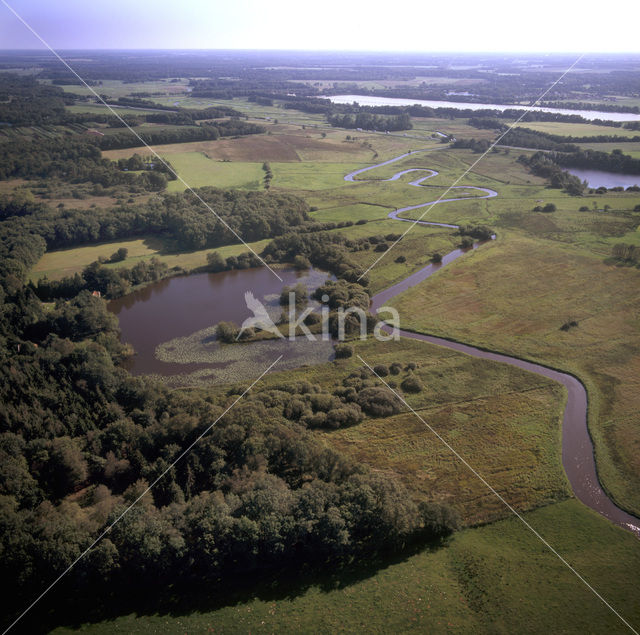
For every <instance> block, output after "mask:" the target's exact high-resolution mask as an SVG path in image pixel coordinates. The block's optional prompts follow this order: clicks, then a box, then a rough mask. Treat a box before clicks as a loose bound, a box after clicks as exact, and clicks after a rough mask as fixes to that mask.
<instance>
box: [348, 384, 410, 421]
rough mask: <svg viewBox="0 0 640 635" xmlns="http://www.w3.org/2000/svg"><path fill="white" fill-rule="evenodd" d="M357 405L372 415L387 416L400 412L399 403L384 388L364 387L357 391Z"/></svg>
mask: <svg viewBox="0 0 640 635" xmlns="http://www.w3.org/2000/svg"><path fill="white" fill-rule="evenodd" d="M357 403H358V405H359V406H360V407H361V408H362V409H363V410H364V411H365V412H366V413H367V414H368V415H371V416H372V417H388V416H389V415H392V414H396V413H398V412H400V403H399V401H398V400H397V399H396V397H394V395H393V393H391V392H389V391H388V390H387V389H386V388H381V387H377V386H376V387H370V388H364V389H363V390H361V391H360V392H359V393H358V401H357Z"/></svg>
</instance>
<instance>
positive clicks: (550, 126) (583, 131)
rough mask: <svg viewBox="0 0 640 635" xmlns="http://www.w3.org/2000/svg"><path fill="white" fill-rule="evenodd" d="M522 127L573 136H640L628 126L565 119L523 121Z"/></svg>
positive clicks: (639, 132)
mask: <svg viewBox="0 0 640 635" xmlns="http://www.w3.org/2000/svg"><path fill="white" fill-rule="evenodd" d="M517 126H519V127H521V128H529V129H530V130H539V131H540V132H548V133H550V134H558V135H565V136H572V137H591V136H600V135H602V136H607V137H611V136H615V137H638V136H640V131H638V130H628V129H627V128H622V127H620V128H614V127H613V126H598V125H596V124H590V123H566V122H563V121H522V122H520V123H518V124H517Z"/></svg>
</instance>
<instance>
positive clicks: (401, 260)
mask: <svg viewBox="0 0 640 635" xmlns="http://www.w3.org/2000/svg"><path fill="white" fill-rule="evenodd" d="M396 262H407V258H406V256H398V257H397V258H396Z"/></svg>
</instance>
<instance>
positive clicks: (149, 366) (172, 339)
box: [109, 267, 333, 381]
mask: <svg viewBox="0 0 640 635" xmlns="http://www.w3.org/2000/svg"><path fill="white" fill-rule="evenodd" d="M278 273H279V275H280V277H281V278H282V279H283V282H280V281H279V280H278V279H277V278H276V277H275V276H274V275H273V273H271V272H270V271H269V270H268V269H267V268H265V267H261V268H256V269H243V270H239V271H226V272H222V273H216V274H206V273H203V274H195V275H191V276H181V277H177V278H169V279H167V280H162V281H160V282H157V283H154V284H151V285H149V286H147V287H144V288H143V289H141V290H139V291H136V292H134V293H131V294H129V295H127V296H124V297H122V298H119V299H117V300H113V301H111V302H110V303H109V310H110V311H112V312H113V313H115V314H116V315H117V316H118V319H119V322H120V329H121V332H122V335H121V339H122V341H123V342H128V343H130V344H131V345H132V346H133V348H134V349H135V351H136V354H135V356H134V357H133V358H131V359H130V360H129V362H128V369H129V370H130V371H131V372H132V373H133V374H135V375H140V374H158V375H163V376H167V375H169V376H171V375H179V374H185V373H194V372H196V373H197V374H198V373H199V374H198V376H199V377H200V378H203V377H205V376H206V378H207V379H208V380H213V381H215V379H216V376H217V377H218V378H219V380H220V381H229V380H231V381H233V380H234V378H235V377H236V376H237V377H238V379H247V378H248V377H250V376H252V375H256V376H257V375H258V374H259V373H260V372H261V371H262V370H264V368H266V367H267V366H268V365H269V364H270V363H271V362H273V361H274V360H275V359H276V358H277V357H278V356H279V355H281V354H282V355H283V356H284V357H283V360H282V362H280V363H279V365H278V369H280V370H284V369H285V368H291V367H295V366H299V365H302V364H304V363H318V362H319V361H327V360H328V359H331V356H332V351H333V348H332V345H331V343H330V342H308V341H307V340H306V339H304V338H303V339H302V340H300V341H296V342H289V341H288V340H277V341H265V342H257V343H244V344H243V343H239V344H232V345H220V344H219V343H218V342H217V341H216V340H215V337H214V328H213V327H214V326H215V325H216V324H217V323H218V322H221V321H232V322H235V323H236V324H238V325H240V324H242V322H243V321H244V320H245V319H247V318H249V317H251V316H252V315H253V313H252V312H251V311H250V310H249V309H248V308H247V303H246V301H245V292H247V291H250V292H252V293H253V295H254V296H255V298H257V299H258V300H260V301H261V302H262V303H263V304H264V306H265V308H266V309H267V311H268V312H269V315H271V317H272V318H273V319H276V318H277V317H278V316H279V315H280V312H281V309H280V306H279V297H280V292H281V291H282V287H283V286H284V285H294V284H296V283H298V282H303V283H304V284H306V285H307V287H308V288H309V290H310V291H311V290H313V289H315V288H317V287H318V286H320V285H321V284H322V283H323V282H324V281H325V280H326V279H327V277H328V276H327V274H326V273H324V272H321V271H317V270H313V269H312V270H310V271H306V272H299V271H294V270H288V269H282V270H279V271H278ZM274 370H276V369H274Z"/></svg>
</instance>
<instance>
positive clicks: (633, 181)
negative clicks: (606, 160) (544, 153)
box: [565, 168, 640, 188]
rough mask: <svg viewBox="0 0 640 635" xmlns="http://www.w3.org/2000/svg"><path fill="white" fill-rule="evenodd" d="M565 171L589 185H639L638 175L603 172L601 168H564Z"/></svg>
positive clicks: (595, 186) (639, 177)
mask: <svg viewBox="0 0 640 635" xmlns="http://www.w3.org/2000/svg"><path fill="white" fill-rule="evenodd" d="M565 169H566V170H567V172H570V173H571V174H573V175H575V176H577V177H578V178H579V179H580V180H581V181H586V182H587V184H588V185H589V187H594V188H597V187H625V188H627V187H630V186H632V185H640V175H638V174H619V173H617V172H604V171H603V170H582V169H580V168H565Z"/></svg>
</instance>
